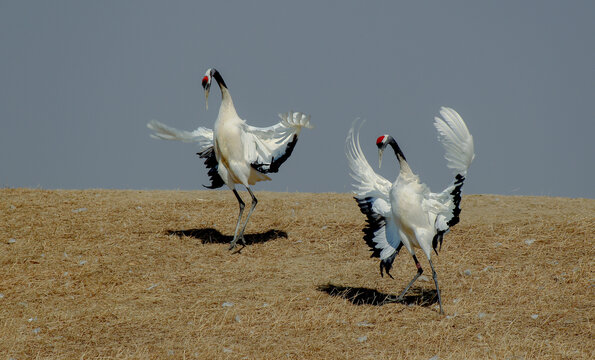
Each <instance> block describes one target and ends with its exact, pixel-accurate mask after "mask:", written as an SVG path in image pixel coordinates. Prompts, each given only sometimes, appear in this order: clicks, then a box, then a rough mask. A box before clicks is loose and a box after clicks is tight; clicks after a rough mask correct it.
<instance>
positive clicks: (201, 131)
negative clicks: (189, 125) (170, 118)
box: [147, 120, 213, 151]
mask: <svg viewBox="0 0 595 360" xmlns="http://www.w3.org/2000/svg"><path fill="white" fill-rule="evenodd" d="M147 127H148V128H149V129H151V130H153V131H154V133H153V134H151V137H152V138H154V139H163V140H177V141H183V142H197V143H198V146H199V147H200V150H201V151H203V150H206V149H207V148H208V147H210V146H213V130H211V129H207V128H205V127H202V126H201V127H199V128H198V129H196V130H194V131H186V130H178V129H176V128H173V127H171V126H167V125H165V124H163V123H160V122H159V121H157V120H151V121H150V122H149V123H148V124H147Z"/></svg>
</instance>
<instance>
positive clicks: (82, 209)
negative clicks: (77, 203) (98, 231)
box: [72, 207, 87, 214]
mask: <svg viewBox="0 0 595 360" xmlns="http://www.w3.org/2000/svg"><path fill="white" fill-rule="evenodd" d="M83 211H87V208H84V207H83V208H78V209H74V210H72V212H73V213H75V214H76V213H80V212H83Z"/></svg>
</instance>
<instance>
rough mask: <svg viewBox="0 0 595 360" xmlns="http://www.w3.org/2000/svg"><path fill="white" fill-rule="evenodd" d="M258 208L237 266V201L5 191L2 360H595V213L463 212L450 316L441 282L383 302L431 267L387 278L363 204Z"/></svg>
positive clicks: (489, 202) (447, 249) (445, 267)
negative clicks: (373, 251) (399, 300)
mask: <svg viewBox="0 0 595 360" xmlns="http://www.w3.org/2000/svg"><path fill="white" fill-rule="evenodd" d="M256 195H257V196H258V197H259V200H260V202H259V205H258V207H257V209H256V211H255V212H254V214H253V217H252V220H251V222H250V225H249V226H248V229H247V234H248V237H247V239H248V241H249V242H250V244H249V246H247V247H246V248H244V249H243V250H242V252H241V253H240V254H230V253H229V252H228V251H227V246H226V245H225V243H226V242H228V241H229V240H230V239H231V237H230V235H232V232H233V229H234V225H235V219H236V216H237V203H236V200H235V198H234V197H233V194H231V192H229V191H210V192H208V191H193V192H187V191H108V190H86V191H61V190H55V191H45V190H30V189H2V190H0V273H1V274H2V275H1V276H0V293H1V294H3V297H2V298H0V334H1V335H0V354H8V357H14V358H17V359H21V358H57V357H61V358H96V357H104V358H105V357H111V358H188V359H191V358H201V359H207V358H268V359H279V358H294V359H302V358H311V359H321V358H331V359H332V358H337V359H345V358H346V359H392V358H410V359H429V358H430V357H432V356H434V355H436V354H438V355H439V357H440V358H441V359H449V358H455V359H459V358H468V359H477V358H494V359H505V358H527V359H548V358H556V359H558V358H568V359H576V358H593V357H594V356H595V340H593V339H595V336H594V332H593V320H594V316H595V311H594V309H595V296H594V295H595V294H594V293H595V291H594V290H595V273H594V272H595V266H594V265H595V264H594V262H595V247H594V246H593V238H594V234H595V200H588V199H565V198H546V197H509V196H492V195H471V196H465V197H464V198H463V204H462V206H463V212H462V216H461V223H460V224H459V225H457V226H456V227H455V228H454V229H453V230H452V231H451V233H449V234H448V235H447V236H446V237H445V242H444V245H443V248H442V252H441V253H440V256H438V257H435V259H436V260H435V262H434V264H435V265H436V268H437V269H436V270H437V272H438V277H439V281H440V285H441V290H442V296H443V301H444V305H445V312H446V315H447V316H440V315H439V314H438V312H437V309H436V304H435V302H434V301H435V300H434V299H433V295H434V284H433V282H432V281H431V276H428V279H427V280H426V281H419V282H417V283H416V285H414V286H413V288H412V291H411V293H410V296H408V297H407V304H395V303H388V304H385V303H383V302H382V300H383V299H384V297H386V296H387V295H391V296H394V295H397V294H399V292H400V291H401V290H402V289H403V287H404V286H405V285H406V284H407V282H408V281H409V280H410V279H411V277H412V276H413V275H414V274H415V266H414V264H413V261H412V260H411V257H410V256H409V255H408V254H407V252H406V250H403V251H402V252H401V254H400V255H399V256H398V257H397V260H396V264H395V268H394V269H393V270H392V274H393V276H394V277H395V279H394V280H392V279H390V278H381V277H380V276H379V271H378V261H377V260H376V259H370V258H369V251H368V249H367V247H366V245H365V243H364V242H363V240H362V233H361V229H362V227H363V225H364V217H363V215H361V214H360V213H359V211H358V209H357V206H356V204H355V202H354V201H353V200H352V199H351V197H350V196H349V195H347V194H301V193H267V192H259V193H257V194H256ZM81 208H86V210H83V211H75V212H73V210H77V209H81ZM10 238H14V239H15V240H16V242H14V243H11V244H9V243H8V240H9V239H10ZM531 239H533V240H534V242H533V243H532V244H531V245H527V244H526V243H525V240H531ZM419 255H420V256H418V257H419V258H420V261H421V262H422V266H423V267H424V269H426V273H425V274H426V275H430V274H429V265H428V264H427V261H426V260H425V259H423V255H421V253H420V254H419ZM488 266H491V267H492V268H488V269H487V270H484V269H485V268H486V267H488ZM467 269H468V270H471V275H465V273H464V272H465V270H467ZM428 280H429V281H428ZM226 302H227V303H233V305H232V306H223V304H224V303H226ZM358 304H359V305H358ZM480 313H481V315H480ZM534 314H535V315H538V317H537V318H536V319H534V318H532V315H534ZM3 356H4V355H3ZM8 357H7V358H8Z"/></svg>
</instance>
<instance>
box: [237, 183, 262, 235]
mask: <svg viewBox="0 0 595 360" xmlns="http://www.w3.org/2000/svg"><path fill="white" fill-rule="evenodd" d="M246 189H248V192H249V193H250V196H252V206H251V207H250V211H248V216H246V222H245V223H244V226H243V227H242V231H241V232H240V239H241V241H242V244H245V243H244V230H246V226H247V225H248V220H250V215H252V211H254V208H255V207H256V204H258V200H257V199H256V196H254V194H253V193H252V190H250V188H249V187H248V186H246Z"/></svg>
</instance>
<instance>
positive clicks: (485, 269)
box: [481, 265, 494, 272]
mask: <svg viewBox="0 0 595 360" xmlns="http://www.w3.org/2000/svg"><path fill="white" fill-rule="evenodd" d="M490 270H494V267H493V266H492V265H488V266H486V267H484V268H483V270H481V271H483V272H486V271H490Z"/></svg>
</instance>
